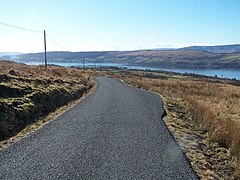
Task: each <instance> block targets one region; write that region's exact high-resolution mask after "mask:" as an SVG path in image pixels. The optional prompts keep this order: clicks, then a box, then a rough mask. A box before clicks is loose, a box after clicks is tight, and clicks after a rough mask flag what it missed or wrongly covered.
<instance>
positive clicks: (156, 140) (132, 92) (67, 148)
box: [0, 77, 198, 180]
mask: <svg viewBox="0 0 240 180" xmlns="http://www.w3.org/2000/svg"><path fill="white" fill-rule="evenodd" d="M96 80H97V84H98V85H97V90H96V91H95V92H94V93H93V94H91V95H90V96H89V97H88V98H86V99H85V100H83V101H82V102H80V103H78V104H77V105H76V106H74V107H73V108H72V109H70V110H68V111H67V112H65V113H64V114H63V115H61V116H60V117H58V118H56V119H55V120H54V121H52V122H50V123H49V124H47V125H45V126H44V127H43V128H41V129H39V130H37V131H36V132H34V133H32V134H31V135H29V136H27V137H25V138H23V139H22V140H20V141H18V142H16V143H14V144H13V145H11V146H9V147H8V148H6V149H3V150H1V151H0V171H1V173H0V179H11V180H12V179H163V180H164V179H171V180H172V179H184V180H186V179H198V178H197V176H196V174H195V173H194V172H193V170H192V168H191V165H190V163H189V161H188V160H187V159H186V157H185V155H184V154H183V152H182V151H181V149H180V148H179V147H178V145H177V144H176V142H175V141H174V139H173V137H172V136H171V134H170V133H169V131H168V130H167V128H166V126H165V124H164V122H163V120H162V118H161V117H162V114H163V108H162V106H163V102H162V100H161V99H160V98H159V96H157V95H155V94H152V93H150V92H148V91H143V90H138V89H135V88H132V87H128V86H126V85H125V84H123V83H121V82H120V81H118V80H116V79H112V78H106V77H99V78H96Z"/></svg>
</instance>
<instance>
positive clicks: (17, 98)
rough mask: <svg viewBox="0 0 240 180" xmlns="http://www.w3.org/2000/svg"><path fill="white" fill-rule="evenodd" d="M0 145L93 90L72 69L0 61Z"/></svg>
mask: <svg viewBox="0 0 240 180" xmlns="http://www.w3.org/2000/svg"><path fill="white" fill-rule="evenodd" d="M0 72H1V73H0V118H1V119H0V141H2V140H5V139H7V138H9V137H12V136H14V135H16V134H17V133H18V132H19V131H21V130H22V129H24V128H25V127H26V126H28V125H29V124H32V123H34V122H36V121H38V120H39V119H41V118H43V117H45V116H46V115H47V114H49V113H50V112H53V111H55V110H56V109H57V108H58V107H60V106H63V105H67V104H68V103H69V102H70V101H73V100H75V99H78V98H80V97H82V96H83V95H84V94H85V93H87V92H88V91H89V90H90V89H91V88H92V87H93V81H92V80H91V78H90V76H88V75H87V74H86V73H84V72H82V71H80V70H77V69H71V68H62V67H57V66H50V67H48V68H47V69H45V68H44V67H43V66H26V65H23V64H16V63H12V62H6V61H0Z"/></svg>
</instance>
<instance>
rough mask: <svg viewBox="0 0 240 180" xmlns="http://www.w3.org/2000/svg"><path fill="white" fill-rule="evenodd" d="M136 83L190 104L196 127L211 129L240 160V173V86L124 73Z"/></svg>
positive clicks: (210, 134) (214, 138)
mask: <svg viewBox="0 0 240 180" xmlns="http://www.w3.org/2000/svg"><path fill="white" fill-rule="evenodd" d="M120 78H121V79H123V80H124V81H125V82H127V83H129V84H132V85H134V86H137V87H140V88H143V89H148V90H152V91H154V92H158V93H159V94H161V95H162V96H164V97H166V98H167V99H168V100H170V101H171V100H178V101H181V102H183V103H184V104H185V105H186V107H187V112H188V113H189V117H190V119H191V120H192V121H193V122H194V124H195V127H194V128H196V129H199V130H204V131H206V132H207V133H208V137H209V139H210V140H211V141H213V142H217V143H218V144H219V145H221V146H222V147H225V148H227V149H229V152H230V153H231V154H232V155H233V156H235V157H236V159H237V161H238V170H237V171H238V174H239V175H240V138H239V137H240V87H239V86H234V85H230V84H224V83H212V82H205V81H199V80H198V81H194V80H186V79H180V78H178V79H153V78H145V77H144V76H121V77H120Z"/></svg>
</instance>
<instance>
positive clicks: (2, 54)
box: [0, 52, 22, 57]
mask: <svg viewBox="0 0 240 180" xmlns="http://www.w3.org/2000/svg"><path fill="white" fill-rule="evenodd" d="M19 54H22V53H19V52H0V57H2V56H11V55H19Z"/></svg>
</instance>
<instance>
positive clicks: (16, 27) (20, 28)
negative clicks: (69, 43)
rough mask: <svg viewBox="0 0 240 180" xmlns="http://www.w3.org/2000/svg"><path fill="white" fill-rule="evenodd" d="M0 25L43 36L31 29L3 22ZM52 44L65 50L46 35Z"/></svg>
mask: <svg viewBox="0 0 240 180" xmlns="http://www.w3.org/2000/svg"><path fill="white" fill-rule="evenodd" d="M0 24H1V25H4V26H8V27H11V28H15V29H19V30H23V31H29V32H34V33H41V34H43V32H41V31H36V30H32V29H27V28H22V27H19V26H14V25H11V24H7V23H4V22H0ZM46 36H47V37H48V38H49V39H50V40H51V41H52V42H53V43H54V44H56V45H57V46H58V47H60V48H61V49H63V50H64V49H65V48H63V46H61V45H60V44H59V43H58V42H57V41H55V40H54V39H53V38H52V37H50V36H49V35H46Z"/></svg>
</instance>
